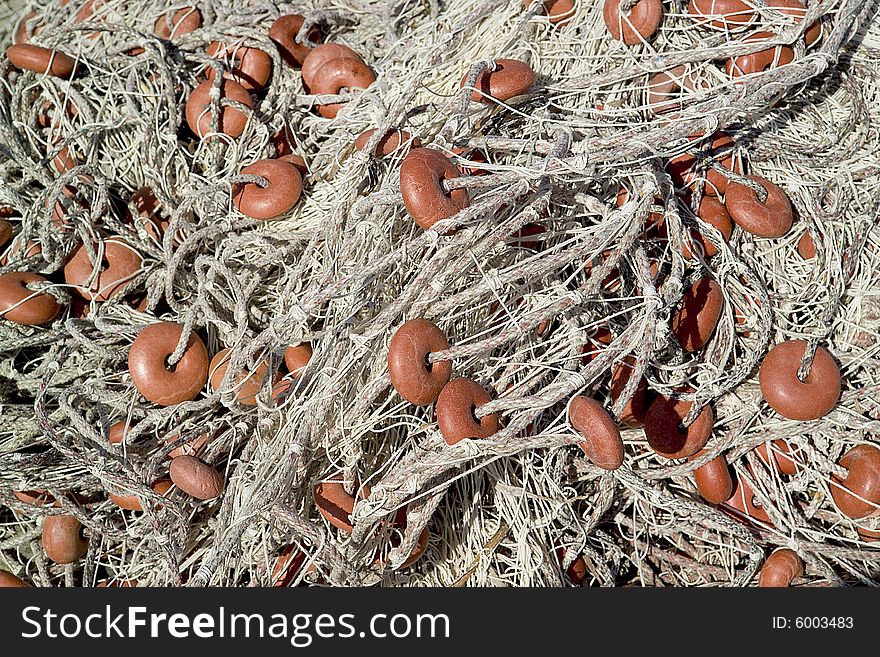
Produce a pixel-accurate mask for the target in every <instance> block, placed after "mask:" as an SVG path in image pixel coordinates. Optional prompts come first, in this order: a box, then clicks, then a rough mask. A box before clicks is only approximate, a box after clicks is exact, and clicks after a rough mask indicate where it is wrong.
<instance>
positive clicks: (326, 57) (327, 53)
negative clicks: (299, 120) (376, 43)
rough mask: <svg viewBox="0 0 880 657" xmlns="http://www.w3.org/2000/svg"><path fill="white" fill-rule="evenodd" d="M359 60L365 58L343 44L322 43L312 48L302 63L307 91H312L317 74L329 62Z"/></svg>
mask: <svg viewBox="0 0 880 657" xmlns="http://www.w3.org/2000/svg"><path fill="white" fill-rule="evenodd" d="M340 58H347V59H358V60H360V61H363V58H362V57H361V56H360V55H359V54H357V53H356V52H355V51H354V50H352V49H351V48H349V47H348V46H343V45H342V44H341V43H322V44H320V45H319V46H317V47H315V48H312V50H311V52H309V54H308V55H307V56H306V58H305V59H304V60H303V63H302V80H303V84H304V85H305V87H306V90H310V89H311V87H312V84H314V81H315V79H316V77H315V76H316V73H317V72H318V69H319V68H321V67H322V66H323V65H324V64H326V63H327V62H329V61H331V60H333V59H340Z"/></svg>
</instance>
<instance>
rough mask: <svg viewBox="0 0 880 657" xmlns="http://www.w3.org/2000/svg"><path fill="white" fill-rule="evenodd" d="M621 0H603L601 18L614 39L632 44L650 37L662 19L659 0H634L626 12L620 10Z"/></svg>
mask: <svg viewBox="0 0 880 657" xmlns="http://www.w3.org/2000/svg"><path fill="white" fill-rule="evenodd" d="M620 3H621V0H605V4H604V5H603V6H602V18H603V19H604V20H605V27H607V28H608V33H609V34H611V36H612V37H613V38H614V39H617V40H618V41H623V42H624V43H625V44H626V45H628V46H633V45H635V44H637V43H641V42H642V41H647V40H648V39H650V38H651V37H652V36H653V35H654V33H655V32H656V31H657V29H658V28H659V27H660V21H662V20H663V3H662V2H661V0H636V2H635V4H634V5H633V7H632V9H630V10H629V12H628V13H626V14H621V12H620Z"/></svg>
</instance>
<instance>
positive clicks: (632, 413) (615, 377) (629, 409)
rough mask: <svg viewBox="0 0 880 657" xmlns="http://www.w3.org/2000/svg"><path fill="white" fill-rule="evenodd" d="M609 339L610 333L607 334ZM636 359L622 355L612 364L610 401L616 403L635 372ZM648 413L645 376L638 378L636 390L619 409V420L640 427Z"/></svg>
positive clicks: (629, 425) (627, 424) (630, 425)
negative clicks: (622, 356)
mask: <svg viewBox="0 0 880 657" xmlns="http://www.w3.org/2000/svg"><path fill="white" fill-rule="evenodd" d="M608 337H609V341H610V338H611V335H610V333H609V335H608ZM635 364H636V359H635V357H634V356H632V355H627V356H624V358H623V360H621V361H620V362H619V363H617V364H616V365H615V366H614V370H613V371H612V372H611V383H610V387H611V390H610V394H611V401H612V403H615V404H616V403H617V400H618V399H619V398H620V395H622V394H623V389H624V388H625V387H626V384H627V383H629V380H630V378H631V377H632V375H633V374H635ZM647 413H648V385H647V383H645V378H644V377H642V378H641V379H639V382H638V383H637V384H636V390H635V392H634V393H633V396H632V397H630V399H629V401H628V402H626V404H624V405H623V408H622V409H621V411H620V418H619V419H620V421H621V422H622V423H623V424H625V425H626V426H628V427H633V428H636V427H641V426H644V425H645V416H646V415H647Z"/></svg>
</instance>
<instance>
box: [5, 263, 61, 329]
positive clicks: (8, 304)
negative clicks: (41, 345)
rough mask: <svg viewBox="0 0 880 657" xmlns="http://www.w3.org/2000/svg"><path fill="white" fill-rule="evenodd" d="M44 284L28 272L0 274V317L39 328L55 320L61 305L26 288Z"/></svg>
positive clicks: (43, 279)
mask: <svg viewBox="0 0 880 657" xmlns="http://www.w3.org/2000/svg"><path fill="white" fill-rule="evenodd" d="M45 282H47V281H46V279H45V278H43V277H42V276H40V275H39V274H32V273H30V272H21V271H12V272H7V273H6V274H0V317H2V318H3V319H6V320H9V321H10V322H15V323H16V324H24V325H27V326H40V325H42V324H48V323H49V322H51V321H52V320H53V319H55V317H57V316H58V313H59V312H61V305H60V304H59V303H58V301H57V300H56V299H55V297H53V296H52V295H51V294H46V293H45V292H34V291H33V290H30V289H28V287H27V286H28V285H32V284H34V283H45Z"/></svg>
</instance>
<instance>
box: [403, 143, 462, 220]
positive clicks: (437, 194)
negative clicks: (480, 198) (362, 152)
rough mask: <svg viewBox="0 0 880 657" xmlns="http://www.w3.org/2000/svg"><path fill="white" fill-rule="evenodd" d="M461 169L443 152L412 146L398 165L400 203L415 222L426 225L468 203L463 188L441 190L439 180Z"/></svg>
mask: <svg viewBox="0 0 880 657" xmlns="http://www.w3.org/2000/svg"><path fill="white" fill-rule="evenodd" d="M460 175H461V173H460V172H459V170H458V167H456V166H455V165H454V164H453V163H452V162H450V161H449V158H447V157H446V156H445V155H443V153H440V152H439V151H435V150H432V149H430V148H414V149H412V150H411V151H410V152H409V154H408V155H407V156H406V157H405V158H404V159H403V163H402V164H401V165H400V193H401V195H402V196H403V204H404V205H405V206H406V209H407V211H408V212H409V214H410V216H411V217H412V218H413V220H415V222H416V223H417V224H418V225H419V226H421V227H422V228H424V229H425V230H427V229H429V228H430V227H431V226H433V225H434V224H435V223H437V222H438V221H440V220H441V219H447V218H448V217H451V216H452V215H454V214H456V213H457V212H459V211H460V210H463V209H464V208H466V207H468V205H470V197H469V195H468V193H467V190H465V189H454V190H452V191H451V192H450V193H448V194H447V193H446V192H445V191H444V190H443V186H442V184H441V183H442V181H443V180H451V179H453V178H458V177H459V176H460Z"/></svg>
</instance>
